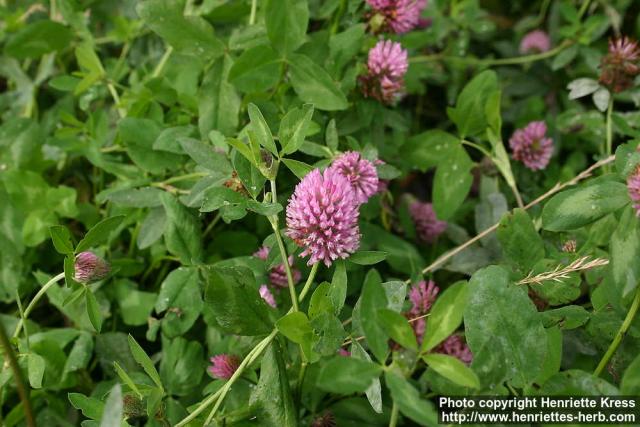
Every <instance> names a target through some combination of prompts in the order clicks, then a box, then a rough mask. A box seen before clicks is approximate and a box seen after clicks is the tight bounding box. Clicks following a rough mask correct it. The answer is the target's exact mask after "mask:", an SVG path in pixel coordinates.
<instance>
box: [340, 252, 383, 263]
mask: <svg viewBox="0 0 640 427" xmlns="http://www.w3.org/2000/svg"><path fill="white" fill-rule="evenodd" d="M348 259H349V261H350V262H352V263H354V264H358V265H373V264H377V263H379V262H382V261H384V260H385V259H387V253H386V252H383V251H358V252H356V253H354V254H352V255H351V256H350V257H349V258H348Z"/></svg>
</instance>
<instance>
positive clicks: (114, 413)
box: [100, 384, 123, 427]
mask: <svg viewBox="0 0 640 427" xmlns="http://www.w3.org/2000/svg"><path fill="white" fill-rule="evenodd" d="M122 413H123V409H122V389H121V387H120V384H116V385H114V386H113V388H112V389H111V391H110V392H109V397H107V401H106V402H104V411H103V412H102V417H101V418H100V427H120V424H121V422H122Z"/></svg>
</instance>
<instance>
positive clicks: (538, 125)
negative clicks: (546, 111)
mask: <svg viewBox="0 0 640 427" xmlns="http://www.w3.org/2000/svg"><path fill="white" fill-rule="evenodd" d="M546 133H547V125H546V124H545V122H543V121H535V122H531V123H529V124H528V125H527V126H526V127H524V128H522V129H518V130H516V131H515V132H514V133H513V135H512V136H511V139H509V146H510V147H511V151H512V157H513V158H514V159H515V160H519V161H521V162H522V163H524V165H525V166H526V167H528V168H529V169H531V170H533V171H535V170H542V169H544V168H546V167H547V165H548V164H549V160H551V154H552V153H553V140H552V139H551V138H547V137H546V135H545V134H546Z"/></svg>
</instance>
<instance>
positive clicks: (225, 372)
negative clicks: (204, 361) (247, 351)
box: [207, 354, 240, 380]
mask: <svg viewBox="0 0 640 427" xmlns="http://www.w3.org/2000/svg"><path fill="white" fill-rule="evenodd" d="M209 360H210V361H211V366H209V367H208V368H207V371H209V373H210V374H211V375H212V376H213V377H215V378H218V379H221V380H228V379H229V378H231V377H232V376H233V374H234V373H235V372H236V370H237V369H238V366H240V358H239V357H238V356H234V355H229V354H218V355H217V356H213V357H212V358H211V359H209Z"/></svg>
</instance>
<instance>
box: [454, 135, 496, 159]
mask: <svg viewBox="0 0 640 427" xmlns="http://www.w3.org/2000/svg"><path fill="white" fill-rule="evenodd" d="M461 142H462V144H463V145H467V146H469V147H472V148H475V149H476V150H478V151H480V152H481V153H482V154H484V155H485V156H487V157H488V158H491V153H489V151H488V150H487V149H486V148H484V147H483V146H481V145H478V144H476V143H475V142H471V141H467V140H466V139H463V140H462V141H461Z"/></svg>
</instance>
